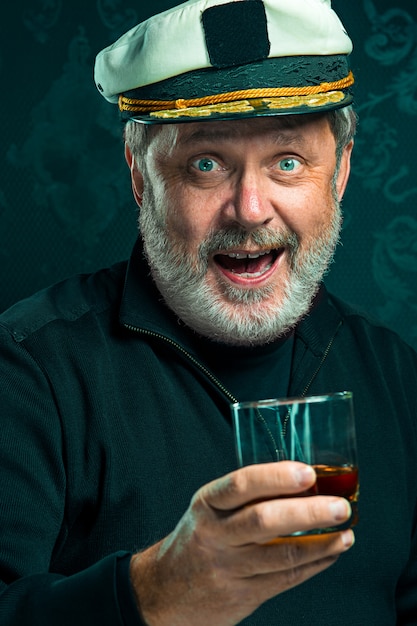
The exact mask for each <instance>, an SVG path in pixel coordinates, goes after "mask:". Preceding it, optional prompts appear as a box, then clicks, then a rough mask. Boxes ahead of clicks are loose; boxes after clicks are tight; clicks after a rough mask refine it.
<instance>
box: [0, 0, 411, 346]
mask: <svg viewBox="0 0 417 626" xmlns="http://www.w3.org/2000/svg"><path fill="white" fill-rule="evenodd" d="M175 4H178V2H175V1H168V0H165V1H163V0H155V1H153V2H150V1H149V0H139V1H138V0H136V2H134V1H133V0H21V1H15V2H7V3H6V2H4V3H3V4H2V8H1V10H0V86H1V98H0V114H1V115H0V119H1V125H2V126H1V128H2V130H1V143H0V267H1V283H0V285H1V289H0V310H2V309H4V308H6V307H7V306H9V305H10V304H12V303H13V302H14V301H15V300H17V299H19V298H22V297H24V296H27V295H29V294H31V293H33V292H34V291H35V290H37V289H39V288H42V287H44V286H46V285H48V284H49V283H51V282H55V281H57V280H60V279H61V278H64V277H65V276H67V275H69V274H72V273H74V272H86V271H90V270H93V269H95V268H98V267H100V266H103V265H108V264H110V263H112V262H113V261H116V260H119V259H122V258H125V257H126V256H127V255H128V254H129V251H130V249H131V246H132V243H133V241H134V238H135V236H136V207H135V204H134V202H133V200H132V198H131V194H130V182H129V176H128V170H127V168H126V166H125V164H124V160H123V146H122V141H121V129H120V127H119V123H118V117H117V112H116V107H113V106H111V105H110V104H108V103H106V102H105V101H104V100H103V99H102V98H101V96H99V94H98V93H97V92H96V89H95V86H94V83H93V80H92V68H93V62H94V57H95V54H96V53H97V52H98V51H99V50H100V49H101V48H102V47H104V46H106V45H108V44H109V43H111V42H113V40H114V39H115V38H116V37H118V36H119V35H120V34H122V33H123V32H124V31H125V30H127V29H128V28H129V27H131V26H133V25H134V24H136V23H137V22H138V21H141V20H143V19H145V18H147V17H149V16H150V15H151V14H152V13H154V12H158V11H160V10H163V9H166V8H169V7H171V6H174V5H175ZM333 7H334V8H335V9H336V11H337V12H338V13H339V15H340V16H341V18H342V21H343V22H344V24H345V26H346V28H347V30H348V32H349V33H350V35H351V36H352V38H353V40H354V42H355V50H354V53H353V55H352V65H353V69H354V71H355V74H356V79H357V88H356V102H357V109H358V111H359V114H360V120H361V121H360V127H359V134H358V137H357V142H356V147H355V154H354V165H353V172H352V176H351V181H350V186H349V188H348V191H347V194H346V197H345V201H344V211H345V216H346V218H345V225H344V231H343V242H344V244H343V246H341V247H339V249H338V252H337V255H336V263H335V264H334V265H333V266H332V270H331V273H330V275H329V276H328V278H327V284H328V285H329V287H331V289H332V290H333V291H334V292H336V293H337V294H338V295H340V296H342V297H344V298H346V299H348V300H351V301H352V302H354V303H356V304H359V305H361V306H362V307H363V308H365V309H367V310H369V311H370V312H372V313H374V314H375V315H377V316H378V317H381V318H382V319H383V320H384V321H386V323H387V324H388V325H390V326H392V327H393V328H395V329H396V330H397V331H398V332H399V333H400V334H401V335H402V336H403V337H404V338H405V339H407V340H408V341H409V342H410V343H411V344H412V345H414V346H415V347H416V348H417V208H416V206H417V174H416V172H417V165H416V160H417V159H416V156H417V2H416V1H415V0H349V1H347V0H334V1H333ZM161 37H163V33H161Z"/></svg>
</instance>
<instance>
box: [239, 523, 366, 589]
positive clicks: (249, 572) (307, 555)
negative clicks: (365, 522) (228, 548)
mask: <svg viewBox="0 0 417 626" xmlns="http://www.w3.org/2000/svg"><path fill="white" fill-rule="evenodd" d="M354 542H355V537H354V534H353V531H352V530H350V529H349V530H346V531H343V532H335V533H326V534H323V535H304V536H300V537H279V538H277V539H274V540H273V541H271V542H270V543H268V544H267V545H257V544H251V545H247V546H243V547H242V548H240V549H239V551H238V552H237V553H236V559H235V563H234V564H233V565H232V566H231V571H232V573H233V574H234V575H236V576H239V577H243V578H251V577H253V576H259V575H263V574H270V573H274V572H283V571H286V570H292V569H295V568H299V567H301V566H302V565H307V564H309V563H315V562H318V561H321V560H323V559H327V558H336V557H338V556H339V555H340V554H342V553H343V552H346V551H347V550H349V549H350V548H351V547H352V546H353V544H354Z"/></svg>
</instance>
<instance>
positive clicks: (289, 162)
mask: <svg viewBox="0 0 417 626" xmlns="http://www.w3.org/2000/svg"><path fill="white" fill-rule="evenodd" d="M278 165H279V169H280V170H282V171H283V172H293V171H294V170H295V169H297V167H298V166H299V165H300V161H297V159H292V158H287V159H281V161H279V164H278Z"/></svg>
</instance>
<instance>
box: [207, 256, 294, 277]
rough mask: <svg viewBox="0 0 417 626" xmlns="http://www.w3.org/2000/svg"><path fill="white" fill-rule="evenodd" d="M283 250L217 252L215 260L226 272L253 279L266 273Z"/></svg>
mask: <svg viewBox="0 0 417 626" xmlns="http://www.w3.org/2000/svg"><path fill="white" fill-rule="evenodd" d="M282 252H283V248H281V249H277V250H260V251H259V252H229V253H227V254H216V255H215V257H214V260H215V262H216V263H217V264H218V265H219V266H220V267H221V268H222V269H223V270H226V272H230V273H232V274H236V275H239V276H240V277H242V278H252V279H253V278H259V277H260V276H263V275H264V274H266V273H267V272H268V271H269V270H270V269H271V268H272V267H273V265H274V264H275V262H276V260H277V258H278V256H280V254H281V253H282Z"/></svg>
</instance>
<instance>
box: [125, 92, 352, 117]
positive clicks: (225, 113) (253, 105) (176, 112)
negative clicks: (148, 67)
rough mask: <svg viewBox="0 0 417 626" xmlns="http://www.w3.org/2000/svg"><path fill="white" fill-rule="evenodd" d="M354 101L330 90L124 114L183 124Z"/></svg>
mask: <svg viewBox="0 0 417 626" xmlns="http://www.w3.org/2000/svg"><path fill="white" fill-rule="evenodd" d="M352 102H353V96H352V94H351V93H349V92H347V93H346V92H344V91H330V92H326V93H319V94H314V95H308V96H286V97H279V98H252V99H247V100H236V101H233V102H221V103H217V104H209V105H205V106H198V107H185V108H175V109H164V110H160V111H152V112H150V113H134V112H132V113H131V114H130V115H129V112H128V111H124V115H123V117H124V119H125V120H126V121H127V120H128V119H130V120H133V121H137V122H141V123H143V124H174V123H175V124H179V123H182V122H203V121H214V120H218V121H220V120H234V119H245V118H253V117H265V116H277V115H297V114H306V113H319V112H324V111H330V110H333V109H339V108H342V107H345V106H348V105H349V104H352Z"/></svg>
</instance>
